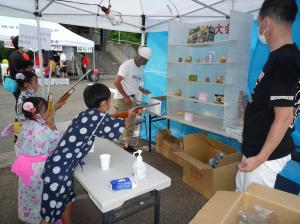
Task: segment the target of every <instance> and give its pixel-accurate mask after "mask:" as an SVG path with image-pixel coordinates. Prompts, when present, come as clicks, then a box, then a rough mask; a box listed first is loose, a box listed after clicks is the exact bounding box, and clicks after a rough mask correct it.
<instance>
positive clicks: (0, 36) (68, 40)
mask: <svg viewBox="0 0 300 224" xmlns="http://www.w3.org/2000/svg"><path fill="white" fill-rule="evenodd" d="M19 24H25V25H31V26H36V21H35V20H34V19H21V18H13V17H7V16H0V40H1V41H7V40H10V37H11V36H16V35H19ZM41 27H42V28H48V29H51V30H52V32H51V42H52V43H51V45H61V46H72V47H90V48H93V47H94V46H95V43H94V41H91V40H88V39H86V38H84V37H82V36H79V35H77V34H76V33H73V32H72V31H70V30H68V29H67V28H65V27H63V26H62V25H60V24H58V23H54V22H47V21H41Z"/></svg>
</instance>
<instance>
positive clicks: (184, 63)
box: [168, 61, 233, 65]
mask: <svg viewBox="0 0 300 224" xmlns="http://www.w3.org/2000/svg"><path fill="white" fill-rule="evenodd" d="M168 63H169V64H182V65H228V64H233V62H224V63H221V62H211V63H189V62H173V61H169V62H168Z"/></svg>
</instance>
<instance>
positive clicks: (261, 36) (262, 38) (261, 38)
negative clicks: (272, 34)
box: [257, 19, 270, 44]
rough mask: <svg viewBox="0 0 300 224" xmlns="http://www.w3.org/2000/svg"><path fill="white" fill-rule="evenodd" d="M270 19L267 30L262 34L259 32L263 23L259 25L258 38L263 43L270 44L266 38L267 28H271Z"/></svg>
mask: <svg viewBox="0 0 300 224" xmlns="http://www.w3.org/2000/svg"><path fill="white" fill-rule="evenodd" d="M269 23H270V22H269V19H268V25H267V27H266V28H265V30H264V31H263V32H262V34H259V28H260V26H261V24H262V23H261V24H260V25H259V27H258V30H257V34H258V39H259V41H260V42H261V43H262V44H268V42H267V40H266V36H265V33H266V32H267V29H268V28H269Z"/></svg>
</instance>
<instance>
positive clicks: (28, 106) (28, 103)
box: [23, 102, 36, 114]
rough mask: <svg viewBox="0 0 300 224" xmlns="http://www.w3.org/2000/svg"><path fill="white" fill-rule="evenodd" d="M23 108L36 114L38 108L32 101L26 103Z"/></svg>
mask: <svg viewBox="0 0 300 224" xmlns="http://www.w3.org/2000/svg"><path fill="white" fill-rule="evenodd" d="M23 109H24V110H25V111H28V112H31V113H32V114H34V113H35V112H36V108H35V107H34V106H33V103H31V102H26V103H24V104H23Z"/></svg>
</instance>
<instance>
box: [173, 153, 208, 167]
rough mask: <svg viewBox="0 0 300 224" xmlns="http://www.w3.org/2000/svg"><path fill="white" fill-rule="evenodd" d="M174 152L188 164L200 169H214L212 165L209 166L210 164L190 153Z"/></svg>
mask: <svg viewBox="0 0 300 224" xmlns="http://www.w3.org/2000/svg"><path fill="white" fill-rule="evenodd" d="M174 153H175V154H176V155H177V156H179V157H180V158H182V159H183V160H184V161H185V163H186V164H187V165H193V166H194V167H196V168H198V169H212V167H211V166H209V165H208V164H206V163H203V162H201V161H200V160H198V159H196V158H194V157H193V156H191V155H189V154H188V153H186V152H174Z"/></svg>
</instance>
